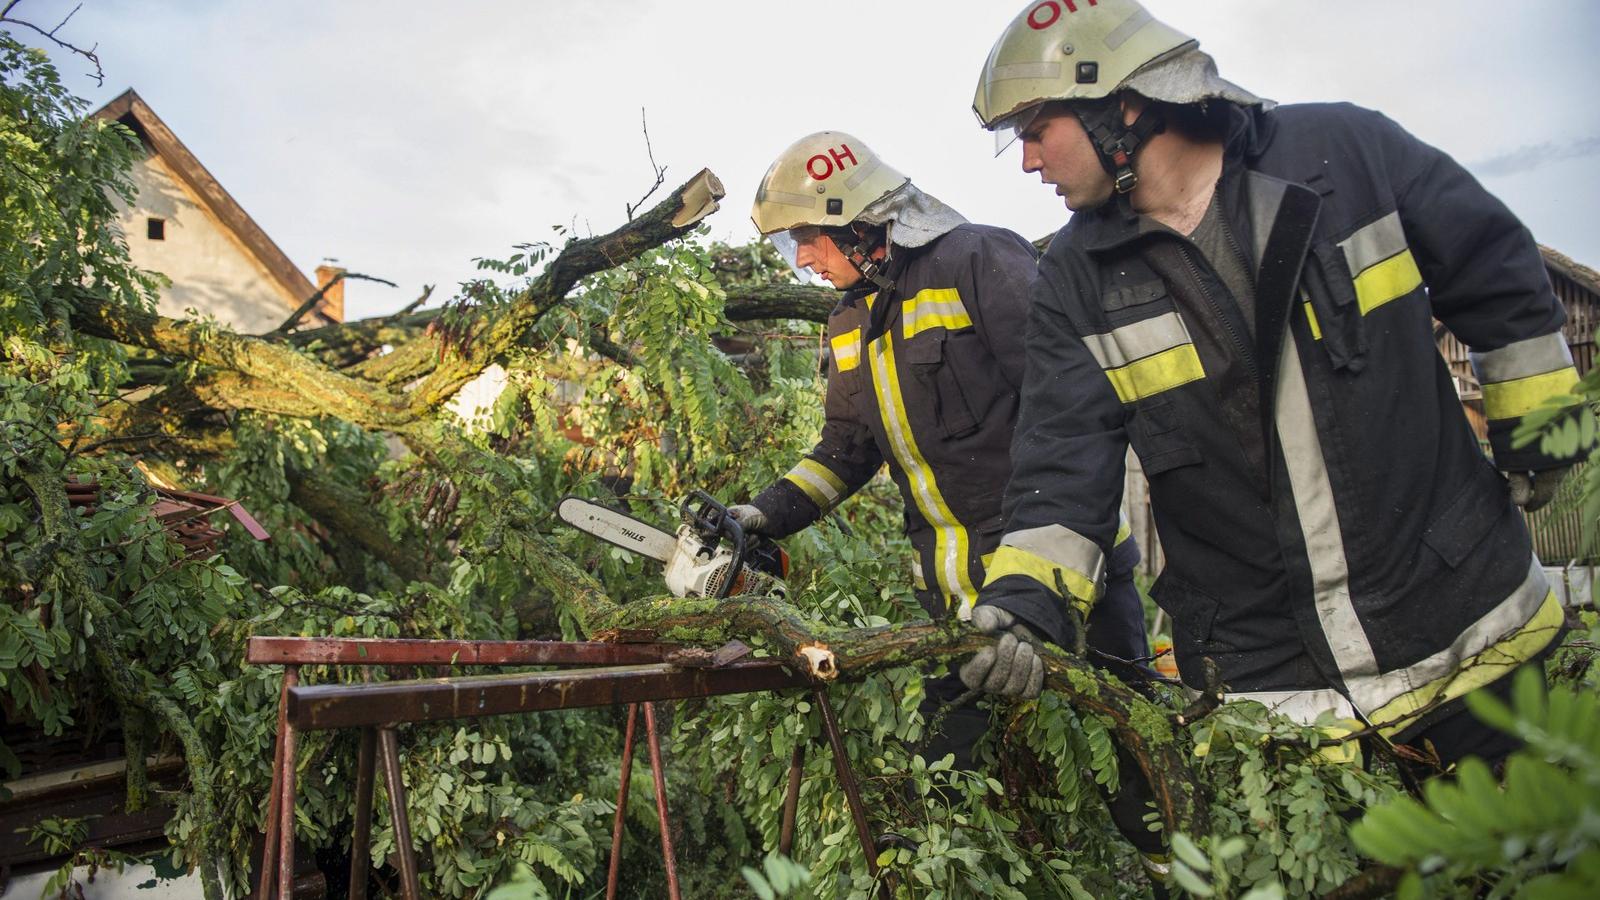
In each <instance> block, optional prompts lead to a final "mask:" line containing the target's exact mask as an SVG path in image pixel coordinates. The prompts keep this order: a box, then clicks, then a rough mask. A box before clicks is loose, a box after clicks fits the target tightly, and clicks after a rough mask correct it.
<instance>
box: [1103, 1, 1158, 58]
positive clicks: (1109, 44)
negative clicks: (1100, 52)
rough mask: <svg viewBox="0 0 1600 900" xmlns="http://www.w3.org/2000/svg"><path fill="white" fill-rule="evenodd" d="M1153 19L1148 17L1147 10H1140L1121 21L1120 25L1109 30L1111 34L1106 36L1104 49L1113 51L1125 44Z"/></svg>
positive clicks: (1150, 16)
mask: <svg viewBox="0 0 1600 900" xmlns="http://www.w3.org/2000/svg"><path fill="white" fill-rule="evenodd" d="M1154 18H1155V17H1154V16H1152V15H1150V11H1149V10H1147V9H1140V10H1139V11H1138V12H1136V13H1134V14H1133V15H1131V16H1129V17H1127V18H1126V19H1123V20H1122V24H1121V25H1118V26H1117V27H1116V28H1113V29H1111V33H1110V34H1108V35H1106V49H1107V50H1115V49H1117V48H1118V47H1121V46H1122V45H1123V44H1126V43H1127V42H1128V38H1131V37H1133V35H1134V33H1135V32H1137V31H1138V30H1139V29H1141V28H1143V27H1144V26H1146V25H1148V24H1150V22H1151V20H1152V19H1154Z"/></svg>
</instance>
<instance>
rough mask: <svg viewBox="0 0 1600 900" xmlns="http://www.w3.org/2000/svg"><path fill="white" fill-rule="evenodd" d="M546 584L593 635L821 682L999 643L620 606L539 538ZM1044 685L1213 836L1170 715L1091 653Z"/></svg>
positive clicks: (676, 606) (1177, 814)
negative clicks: (667, 644) (751, 662)
mask: <svg viewBox="0 0 1600 900" xmlns="http://www.w3.org/2000/svg"><path fill="white" fill-rule="evenodd" d="M525 540H526V541H527V544H528V546H527V554H528V558H529V559H530V560H532V561H534V562H535V565H534V566H533V567H532V569H533V575H534V577H535V578H536V579H537V580H538V581H539V582H540V584H539V587H541V588H542V589H543V590H544V591H546V592H548V593H549V594H550V595H551V596H553V597H555V598H557V599H556V602H558V603H561V604H563V605H564V606H565V607H566V608H567V609H568V610H569V611H570V612H572V613H573V615H574V616H575V617H576V619H577V620H578V622H579V624H580V626H581V627H582V629H583V632H584V634H585V635H586V636H587V637H588V638H589V639H591V640H606V641H626V642H641V641H653V640H664V641H677V642H682V643H688V644H698V645H704V646H708V647H715V646H720V645H721V644H723V643H726V642H727V641H730V640H734V639H736V638H737V639H741V640H745V641H751V640H759V641H763V642H765V644H766V645H767V646H768V647H769V648H771V650H772V652H773V653H774V654H775V655H777V656H778V657H779V658H784V659H788V660H790V661H791V662H792V664H793V665H794V666H795V667H796V668H798V669H800V670H802V671H805V672H808V673H810V674H811V675H812V676H813V677H815V678H818V679H820V680H834V679H843V680H846V681H850V680H857V679H861V678H864V677H866V676H867V675H870V674H872V673H873V672H879V671H883V670H885V669H894V668H901V667H905V666H918V667H923V666H928V665H931V664H933V663H937V662H947V661H950V660H956V659H961V658H964V657H967V656H970V655H972V654H973V653H976V652H977V651H978V650H981V649H983V648H984V647H986V646H989V645H990V643H991V642H992V641H993V638H990V637H988V636H986V635H983V634H980V633H978V632H976V631H974V630H972V628H970V627H969V626H967V625H966V624H965V623H962V622H957V621H951V622H945V623H932V622H929V623H912V624H901V625H886V626H882V627H877V628H839V627H837V626H830V625H825V624H821V623H817V622H813V621H811V620H809V619H807V618H805V617H804V616H803V615H801V614H800V612H799V611H798V610H796V609H795V608H794V607H793V606H790V605H789V604H787V603H785V602H782V601H780V600H775V599H772V598H769V597H739V598H734V599H729V600H706V599H694V598H671V597H669V598H662V599H656V600H646V601H638V602H634V603H628V604H625V605H624V604H618V603H616V602H615V601H613V600H612V599H611V598H610V597H608V596H607V595H606V593H605V592H604V591H603V590H602V589H601V587H600V585H599V584H598V583H597V582H596V581H595V580H594V579H593V578H592V577H591V576H590V575H589V574H588V573H586V572H584V571H582V570H581V569H580V568H579V567H578V566H577V564H576V563H574V562H573V561H572V560H570V559H568V558H566V557H564V556H562V555H561V554H559V553H557V552H555V551H554V549H553V548H551V547H550V546H549V545H548V544H547V543H545V542H544V541H543V540H542V539H540V538H537V537H528V538H525ZM1043 657H1044V661H1045V688H1046V690H1051V691H1056V692H1058V693H1060V694H1061V695H1062V696H1064V697H1065V698H1066V699H1067V701H1068V702H1069V703H1070V704H1071V705H1072V706H1073V707H1074V708H1075V709H1078V710H1080V711H1082V712H1085V713H1089V714H1091V715H1095V716H1098V717H1100V718H1101V719H1102V720H1103V721H1105V722H1106V724H1107V726H1108V727H1109V728H1110V729H1111V731H1112V733H1113V734H1114V735H1115V736H1116V740H1117V742H1118V743H1119V744H1120V745H1121V746H1122V747H1123V748H1124V749H1126V750H1127V751H1128V753H1129V754H1130V755H1132V757H1133V758H1134V759H1135V760H1136V761H1137V762H1138V764H1139V768H1140V770H1141V771H1142V772H1143V774H1144V776H1145V778H1146V779H1147V780H1148V781H1149V783H1150V786H1151V790H1152V793H1153V796H1154V797H1155V802H1156V807H1157V809H1158V811H1159V812H1160V814H1161V819H1162V824H1163V826H1164V827H1165V828H1166V830H1167V833H1168V834H1173V833H1177V832H1185V833H1188V834H1205V833H1207V827H1206V822H1205V820H1204V817H1203V815H1202V811H1201V809H1200V806H1199V804H1198V802H1197V798H1196V793H1195V792H1196V785H1197V784H1198V782H1197V780H1196V779H1195V777H1194V775H1193V773H1192V772H1191V771H1190V769H1189V765H1188V762H1187V760H1186V759H1185V755H1184V751H1183V750H1182V748H1181V747H1180V746H1179V744H1178V742H1177V741H1176V740H1175V739H1174V738H1175V735H1174V733H1173V726H1172V723H1171V721H1170V720H1169V719H1168V718H1167V715H1166V713H1165V712H1164V711H1163V710H1161V709H1160V708H1159V707H1157V706H1156V705H1155V704H1153V703H1151V702H1150V701H1149V700H1147V699H1145V698H1144V697H1143V696H1141V695H1140V694H1139V693H1137V692H1136V691H1133V690H1131V689H1130V688H1128V687H1127V685H1124V684H1123V683H1122V682H1120V681H1118V680H1117V679H1116V678H1114V677H1112V676H1110V675H1108V674H1106V673H1104V672H1102V671H1100V670H1099V669H1096V668H1094V667H1093V666H1091V665H1090V664H1089V663H1087V662H1085V661H1084V660H1083V659H1081V658H1079V657H1076V656H1072V655H1069V654H1066V653H1063V652H1060V651H1058V650H1055V649H1053V648H1046V649H1045V650H1044V651H1043Z"/></svg>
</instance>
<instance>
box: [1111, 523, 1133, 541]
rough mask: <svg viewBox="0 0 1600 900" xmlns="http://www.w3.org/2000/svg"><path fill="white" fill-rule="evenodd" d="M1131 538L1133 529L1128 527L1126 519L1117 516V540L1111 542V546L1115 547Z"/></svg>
mask: <svg viewBox="0 0 1600 900" xmlns="http://www.w3.org/2000/svg"><path fill="white" fill-rule="evenodd" d="M1131 537H1133V529H1132V528H1131V527H1129V526H1128V517H1127V516H1122V515H1119V516H1117V539H1116V540H1114V541H1112V542H1111V546H1113V547H1115V546H1117V545H1119V544H1121V543H1122V542H1123V541H1125V540H1127V539H1128V538H1131Z"/></svg>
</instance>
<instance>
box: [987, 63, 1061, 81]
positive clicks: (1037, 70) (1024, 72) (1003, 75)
mask: <svg viewBox="0 0 1600 900" xmlns="http://www.w3.org/2000/svg"><path fill="white" fill-rule="evenodd" d="M1060 77H1061V64H1060V63H1053V62H1030V63H1012V64H1011V65H1008V66H995V67H994V68H992V69H990V70H989V80H990V81H1009V80H1010V79H1013V78H1043V79H1050V78H1060Z"/></svg>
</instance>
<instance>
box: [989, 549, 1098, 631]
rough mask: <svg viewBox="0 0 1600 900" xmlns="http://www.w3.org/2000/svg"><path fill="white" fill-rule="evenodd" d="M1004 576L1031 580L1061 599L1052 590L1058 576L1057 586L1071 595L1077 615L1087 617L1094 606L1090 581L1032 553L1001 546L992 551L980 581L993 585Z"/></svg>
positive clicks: (1058, 590) (1057, 590) (1056, 591)
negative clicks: (1018, 576)
mask: <svg viewBox="0 0 1600 900" xmlns="http://www.w3.org/2000/svg"><path fill="white" fill-rule="evenodd" d="M1008 575H1022V576H1025V577H1028V578H1031V579H1033V580H1034V581H1037V582H1039V583H1040V584H1042V585H1044V586H1045V589H1046V590H1048V591H1049V592H1050V593H1052V594H1055V595H1056V596H1057V597H1060V596H1061V590H1060V589H1059V588H1057V587H1056V576H1057V575H1060V577H1061V583H1062V584H1063V585H1065V586H1066V588H1067V592H1068V593H1069V594H1071V595H1072V599H1071V603H1072V605H1073V606H1075V607H1077V609H1078V612H1080V613H1083V614H1084V615H1088V614H1089V608H1090V607H1091V606H1093V605H1094V582H1093V581H1090V580H1089V579H1088V578H1086V577H1084V575H1083V573H1081V572H1074V571H1072V570H1071V569H1069V568H1067V567H1065V566H1063V565H1061V564H1059V563H1054V562H1051V561H1050V560H1048V559H1045V558H1044V557H1042V556H1039V555H1038V554H1036V553H1029V552H1028V551H1026V550H1024V549H1022V548H1021V547H1012V546H1008V545H1005V544H1001V545H1000V546H999V547H998V548H997V549H996V550H995V551H994V558H993V559H991V560H990V561H989V564H988V566H986V567H985V571H984V578H983V581H984V584H994V583H995V582H996V581H999V580H1000V579H1002V578H1005V577H1006V576H1008ZM1063 599H1065V598H1063Z"/></svg>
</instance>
